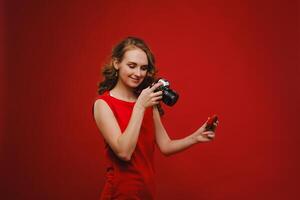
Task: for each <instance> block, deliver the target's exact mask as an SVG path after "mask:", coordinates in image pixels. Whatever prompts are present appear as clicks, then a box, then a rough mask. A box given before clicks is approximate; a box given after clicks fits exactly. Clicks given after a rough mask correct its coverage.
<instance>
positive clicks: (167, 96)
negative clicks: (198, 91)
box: [155, 78, 179, 106]
mask: <svg viewBox="0 0 300 200" xmlns="http://www.w3.org/2000/svg"><path fill="white" fill-rule="evenodd" d="M156 82H157V83H159V82H162V83H163V85H161V86H159V87H158V88H157V89H156V90H155V91H162V93H163V94H162V101H163V102H164V103H165V104H166V105H168V106H173V105H174V104H175V103H176V102H177V100H178V98H179V95H178V94H177V93H176V92H175V91H174V90H171V89H170V83H169V81H167V80H166V79H164V78H160V79H158V80H157V81H156Z"/></svg>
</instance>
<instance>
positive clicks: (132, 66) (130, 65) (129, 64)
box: [127, 63, 135, 69]
mask: <svg viewBox="0 0 300 200" xmlns="http://www.w3.org/2000/svg"><path fill="white" fill-rule="evenodd" d="M127 66H128V67H129V68H131V69H133V68H135V64H132V63H128V64H127Z"/></svg>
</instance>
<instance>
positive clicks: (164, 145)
mask: <svg viewBox="0 0 300 200" xmlns="http://www.w3.org/2000/svg"><path fill="white" fill-rule="evenodd" d="M155 74H156V68H155V60H154V56H153V54H152V53H151V51H150V49H149V48H148V46H147V45H146V44H145V42H144V41H143V40H141V39H139V38H135V37H128V38H125V39H124V40H123V41H121V42H120V43H119V44H118V45H116V46H115V48H113V51H112V55H111V58H110V61H109V63H108V64H107V65H106V66H105V67H104V70H103V76H104V81H103V82H101V83H100V84H99V90H98V92H99V96H98V97H97V99H96V101H95V103H94V108H93V113H94V118H95V121H96V124H97V126H98V128H99V130H100V132H101V133H102V135H103V137H104V140H105V157H106V161H107V166H106V170H107V171H106V182H105V185H104V189H103V191H102V195H101V199H141V200H148V199H149V200H150V199H154V196H155V181H154V169H153V155H154V148H155V144H157V146H158V147H159V149H160V151H161V152H162V153H163V154H165V155H171V154H174V153H177V152H179V151H182V150H184V149H187V148H188V147H190V146H192V145H194V144H196V143H200V142H208V141H211V140H212V139H213V138H214V136H215V134H214V132H213V131H205V126H206V123H205V124H204V125H203V126H201V127H200V128H199V129H198V130H197V131H195V132H194V133H192V134H191V135H189V136H187V137H185V138H183V139H178V140H171V139H170V138H169V136H168V134H167V132H166V130H165V128H164V126H163V124H162V122H161V119H160V116H161V115H162V114H163V110H162V108H161V106H160V100H161V98H162V92H161V91H157V90H156V89H157V88H158V87H159V86H160V85H161V83H160V82H159V83H156V84H153V82H154V80H155ZM214 126H215V128H216V126H217V123H215V124H214Z"/></svg>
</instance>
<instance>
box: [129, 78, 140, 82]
mask: <svg viewBox="0 0 300 200" xmlns="http://www.w3.org/2000/svg"><path fill="white" fill-rule="evenodd" d="M131 79H132V80H134V81H135V82H139V81H140V79H135V78H131Z"/></svg>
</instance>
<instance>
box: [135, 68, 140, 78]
mask: <svg viewBox="0 0 300 200" xmlns="http://www.w3.org/2000/svg"><path fill="white" fill-rule="evenodd" d="M134 75H136V76H138V77H140V76H141V69H140V68H139V67H136V70H135V73H134Z"/></svg>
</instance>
